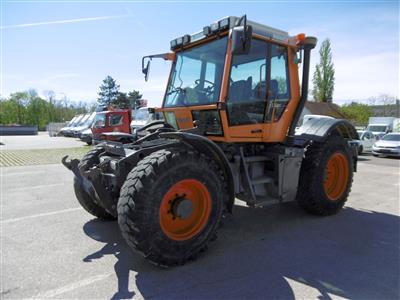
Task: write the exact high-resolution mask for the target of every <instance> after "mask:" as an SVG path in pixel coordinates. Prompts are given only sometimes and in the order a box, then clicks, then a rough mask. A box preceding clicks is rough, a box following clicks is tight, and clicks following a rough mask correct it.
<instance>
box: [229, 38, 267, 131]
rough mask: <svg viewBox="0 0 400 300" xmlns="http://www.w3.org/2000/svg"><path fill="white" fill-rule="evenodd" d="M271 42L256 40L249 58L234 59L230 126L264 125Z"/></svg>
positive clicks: (231, 82)
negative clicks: (268, 46)
mask: <svg viewBox="0 0 400 300" xmlns="http://www.w3.org/2000/svg"><path fill="white" fill-rule="evenodd" d="M266 70H267V43H266V42H263V41H260V40H255V39H253V41H252V44H251V48H250V53H249V54H248V55H235V56H233V57H232V65H231V74H230V80H229V81H230V82H229V91H228V101H227V109H228V116H229V124H230V125H233V126H234V125H244V124H255V123H263V121H264V111H265V103H266Z"/></svg>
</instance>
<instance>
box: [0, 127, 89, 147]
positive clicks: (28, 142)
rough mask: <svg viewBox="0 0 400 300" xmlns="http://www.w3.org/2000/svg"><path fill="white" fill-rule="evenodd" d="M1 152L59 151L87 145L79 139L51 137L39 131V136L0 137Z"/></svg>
mask: <svg viewBox="0 0 400 300" xmlns="http://www.w3.org/2000/svg"><path fill="white" fill-rule="evenodd" d="M0 143H1V144H2V145H1V144H0V150H24V149H59V148H74V147H81V146H82V145H85V143H84V142H82V141H81V140H79V139H76V138H67V137H63V136H57V137H50V136H49V133H48V132H44V131H39V132H38V135H25V136H0Z"/></svg>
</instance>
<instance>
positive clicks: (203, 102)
mask: <svg viewBox="0 0 400 300" xmlns="http://www.w3.org/2000/svg"><path fill="white" fill-rule="evenodd" d="M315 44H316V39H315V38H312V37H305V35H304V34H299V35H297V36H295V37H291V36H289V34H288V33H287V32H285V31H282V30H278V29H275V28H272V27H269V26H266V25H262V24H259V23H255V22H252V21H247V20H246V17H242V18H238V17H227V18H223V19H221V20H219V21H217V22H215V23H213V24H211V25H210V26H205V27H204V28H203V30H202V31H200V32H198V33H195V34H192V35H184V36H182V37H179V38H177V39H174V40H172V41H171V50H172V51H173V52H172V53H167V54H164V55H156V56H149V57H145V58H144V60H143V66H144V65H145V63H144V61H145V60H146V59H147V58H149V59H150V60H151V59H152V58H153V57H164V58H165V59H169V60H171V61H172V68H171V73H170V76H169V80H168V84H167V88H166V92H165V96H164V100H163V104H162V108H161V109H160V111H162V112H163V113H164V117H165V120H166V121H167V122H168V123H169V124H170V125H172V126H173V127H175V128H176V129H189V128H193V126H194V125H193V124H196V126H197V127H199V129H200V130H201V131H202V134H204V135H206V136H208V137H209V138H210V139H211V140H214V141H221V142H250V141H251V142H282V141H284V140H285V138H286V135H287V132H288V129H289V127H290V125H291V124H292V119H293V117H294V114H295V113H296V108H297V107H298V106H299V105H298V104H299V102H300V98H301V94H300V87H299V76H298V67H299V63H300V62H301V57H302V56H303V55H302V53H301V52H302V50H305V51H306V52H308V53H309V51H310V50H311V49H312V48H314V47H315ZM150 60H149V61H148V64H147V66H146V67H144V68H143V72H144V73H145V74H146V78H147V74H148V70H149V66H150V64H149V62H150ZM303 71H306V72H307V73H308V65H307V68H305V69H304V70H303ZM307 76H308V74H307Z"/></svg>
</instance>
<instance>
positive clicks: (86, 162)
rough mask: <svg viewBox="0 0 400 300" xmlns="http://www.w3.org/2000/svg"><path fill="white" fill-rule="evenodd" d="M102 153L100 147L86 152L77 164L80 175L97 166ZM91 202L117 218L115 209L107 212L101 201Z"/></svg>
mask: <svg viewBox="0 0 400 300" xmlns="http://www.w3.org/2000/svg"><path fill="white" fill-rule="evenodd" d="M103 152H104V148H103V147H101V146H97V147H95V148H93V149H92V150H90V151H88V152H87V153H86V154H85V156H84V157H83V158H82V159H81V161H80V162H79V164H78V169H79V171H80V172H81V174H82V173H83V172H86V171H88V170H89V169H90V168H92V167H93V166H96V165H98V164H99V163H100V154H101V153H103ZM88 197H90V196H89V195H88ZM90 198H91V197H90ZM91 199H92V198H91ZM92 201H93V202H94V203H95V204H96V205H99V206H100V207H102V209H104V210H105V211H107V212H108V214H110V215H113V216H117V209H116V208H115V209H114V210H107V209H106V207H108V206H107V205H104V204H103V203H102V199H92ZM114 219H116V218H114Z"/></svg>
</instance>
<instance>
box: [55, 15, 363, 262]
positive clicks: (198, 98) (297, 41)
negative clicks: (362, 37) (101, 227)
mask: <svg viewBox="0 0 400 300" xmlns="http://www.w3.org/2000/svg"><path fill="white" fill-rule="evenodd" d="M316 43H317V39H316V38H314V37H310V36H305V35H304V34H299V35H297V36H289V35H288V34H287V33H286V32H284V31H281V30H277V29H274V28H271V27H268V26H265V25H262V24H259V23H256V22H252V21H248V20H247V18H246V16H243V17H241V18H239V17H227V18H224V19H221V20H219V21H217V22H215V23H212V24H211V25H209V26H205V27H204V28H203V30H201V31H200V32H198V33H195V34H192V35H189V34H188V35H184V36H182V37H179V38H177V39H174V40H173V41H171V50H172V52H170V53H165V54H158V55H151V56H147V57H144V58H143V61H142V64H143V73H144V74H145V77H146V80H147V77H148V74H149V67H150V61H151V60H152V59H154V58H157V57H159V58H163V59H165V60H170V61H171V63H172V67H171V73H170V76H169V79H168V84H167V88H166V92H165V96H164V100H163V104H162V107H161V108H159V109H157V111H160V112H162V113H163V114H164V119H165V122H162V124H160V122H159V121H158V122H156V123H157V124H155V125H156V126H154V127H153V126H152V124H148V125H146V128H145V131H146V134H144V135H143V136H142V137H141V138H139V139H138V140H136V141H134V142H132V143H128V144H122V143H116V142H104V143H102V144H100V145H98V146H97V147H96V148H94V149H93V150H91V151H89V152H88V153H87V154H86V155H85V156H84V157H83V159H82V160H80V161H79V160H71V161H67V158H66V157H65V158H64V159H63V163H64V165H65V166H66V167H68V168H69V169H71V170H72V171H73V173H74V175H75V180H74V188H75V193H76V196H77V198H78V201H79V202H80V203H81V205H82V206H83V207H84V208H85V209H86V210H87V211H88V212H89V213H91V214H92V215H94V216H96V217H98V218H101V219H115V218H118V223H119V226H120V229H121V232H122V235H123V236H124V238H125V240H126V242H127V243H128V245H129V246H130V247H131V248H132V249H134V250H136V251H138V252H140V253H141V254H142V255H143V256H144V257H145V258H146V259H147V260H149V261H150V262H152V263H154V264H156V265H160V266H171V265H180V264H183V263H185V262H186V261H188V260H192V259H194V258H196V257H197V255H198V254H199V253H200V252H202V250H204V249H205V248H206V246H207V244H208V242H209V241H210V240H212V239H213V238H214V237H215V236H216V233H217V230H218V227H219V224H220V221H221V218H222V217H223V215H224V214H226V213H232V210H233V205H234V200H235V198H237V199H240V200H243V201H245V202H246V203H247V205H248V206H250V207H258V206H267V205H270V204H275V203H283V202H288V201H294V200H296V201H297V202H298V203H299V204H300V206H301V207H302V208H304V209H305V210H306V211H308V212H310V213H313V214H317V215H332V214H335V213H337V212H338V211H339V210H340V209H341V208H342V207H343V205H344V203H345V202H346V200H347V198H348V195H349V192H350V189H351V184H352V179H353V172H355V171H356V166H357V152H356V149H353V147H352V146H351V143H350V141H351V140H353V139H357V138H358V136H357V132H356V130H355V128H354V127H353V126H352V125H351V124H350V123H349V122H347V121H345V120H337V119H328V118H327V119H313V120H310V121H308V122H307V123H306V124H304V125H303V126H301V127H300V128H297V129H296V125H297V124H298V120H299V118H300V115H301V112H302V110H303V107H304V104H305V102H306V101H307V91H308V77H309V68H310V52H311V50H312V49H313V48H314V47H315V46H316ZM301 65H302V74H301V76H302V80H301V87H300V80H299V71H298V70H299V67H300V66H301Z"/></svg>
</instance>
